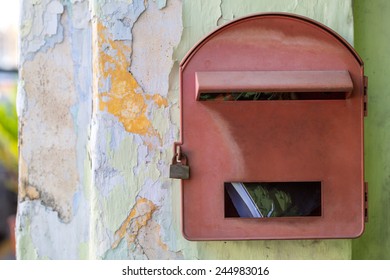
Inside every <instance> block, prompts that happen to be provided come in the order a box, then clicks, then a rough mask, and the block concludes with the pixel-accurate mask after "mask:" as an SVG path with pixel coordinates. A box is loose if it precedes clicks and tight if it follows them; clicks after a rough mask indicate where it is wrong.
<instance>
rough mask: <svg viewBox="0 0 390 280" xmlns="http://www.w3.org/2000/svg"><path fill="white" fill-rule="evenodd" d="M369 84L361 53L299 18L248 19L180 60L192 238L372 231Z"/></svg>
mask: <svg viewBox="0 0 390 280" xmlns="http://www.w3.org/2000/svg"><path fill="white" fill-rule="evenodd" d="M366 85H367V81H366V80H365V79H364V71H363V62H362V60H361V59H360V57H359V56H358V54H357V53H356V52H355V51H354V49H353V48H352V47H351V46H350V45H349V44H348V43H347V42H346V41H345V40H344V39H343V38H341V37H340V36H339V35H338V34H336V33H335V32H334V31H332V30H330V29H329V28H327V27H326V26H324V25H322V24H320V23H317V22H315V21H313V20H311V19H307V18H304V17H300V16H296V15H291V14H274V13H272V14H259V15H252V16H249V17H245V18H242V19H238V20H235V21H232V22H230V23H228V24H227V25H225V26H223V27H220V28H219V29H217V30H215V31H214V32H212V33H211V34H209V35H208V36H207V37H205V38H204V39H202V40H201V41H200V42H199V43H198V44H196V45H195V46H194V48H192V49H191V50H190V51H189V53H188V54H187V55H186V57H185V58H184V59H183V61H182V62H181V64H180V112H181V127H180V128H181V130H180V140H179V141H178V142H177V143H175V149H174V150H175V157H174V158H177V159H178V160H180V162H179V161H177V162H176V163H175V164H176V165H178V164H182V166H173V167H175V168H180V169H183V168H184V166H183V163H182V162H181V160H182V158H185V159H186V160H184V162H185V168H186V170H187V169H188V172H186V175H188V176H185V177H184V176H182V177H181V176H177V177H180V178H182V179H183V180H181V193H182V228H183V235H184V236H185V238H187V239H189V240H252V239H318V238H355V237H358V236H360V235H361V234H362V233H363V231H364V223H365V212H366V205H367V203H366V202H365V193H366V191H365V187H364V170H363V166H364V164H363V162H364V161H363V155H364V152H363V146H364V145H363V127H364V126H363V123H364V115H365V109H364V108H365V107H366V106H367V105H366V103H367V95H366V92H367V90H366ZM225 101H226V102H225ZM174 162H175V161H174ZM172 169H174V168H172ZM240 192H241V195H240ZM259 193H260V194H263V195H264V196H267V195H268V199H266V201H268V202H267V203H268V206H264V205H263V203H265V202H264V201H263V202H262V201H261V199H260V200H259V199H258V198H256V195H258V194H259ZM278 195H279V196H281V197H284V198H283V199H280V201H278V205H276V200H277V199H278V198H277V196H278ZM244 196H245V197H246V201H247V203H245V205H248V203H249V204H250V201H252V208H253V209H255V210H256V208H258V209H257V210H260V211H259V212H260V214H257V216H258V217H254V216H253V215H248V214H245V211H247V209H246V210H245V208H242V205H243V203H242V201H244V202H245V199H243V197H244ZM288 201H290V202H288ZM272 202H273V203H274V205H273V208H272ZM240 203H241V204H240ZM265 204H266V203H265ZM240 205H241V206H240ZM269 206H270V207H271V208H269ZM240 207H241V208H240ZM288 207H291V208H289V209H287V208H288ZM246 213H248V212H246Z"/></svg>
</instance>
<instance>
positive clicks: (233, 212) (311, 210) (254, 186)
mask: <svg viewBox="0 0 390 280" xmlns="http://www.w3.org/2000/svg"><path fill="white" fill-rule="evenodd" d="M224 188H225V217H226V218H271V217H313V216H321V213H322V211H321V208H322V207H321V201H322V200H321V182H318V181H315V182H267V183H265V182H264V183H243V182H228V183H225V184H224Z"/></svg>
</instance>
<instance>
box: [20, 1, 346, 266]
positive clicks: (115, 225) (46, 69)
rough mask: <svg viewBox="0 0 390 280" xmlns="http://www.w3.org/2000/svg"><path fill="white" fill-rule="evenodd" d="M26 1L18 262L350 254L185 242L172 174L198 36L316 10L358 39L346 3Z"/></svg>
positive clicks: (299, 245)
mask: <svg viewBox="0 0 390 280" xmlns="http://www.w3.org/2000/svg"><path fill="white" fill-rule="evenodd" d="M238 2H240V3H238ZM23 4H24V5H23V7H24V12H23V16H22V39H23V40H22V42H23V43H22V46H21V47H22V54H21V56H22V59H21V76H22V78H21V83H20V85H21V86H20V89H19V101H18V113H19V120H20V133H21V137H20V148H21V149H20V163H21V164H20V174H21V176H20V185H21V188H20V203H19V213H18V226H17V239H18V257H19V258H22V259H31V258H49V259H61V258H66V259H77V258H90V259H95V258H96V259H196V258H199V259H229V258H231V259H234V258H236V259H280V258H281V259H312V258H313V259H328V258H332V259H333V258H334V259H341V258H343V259H344V258H350V254H351V243H350V241H340V240H335V241H277V242H275V241H264V242H263V241H246V242H218V241H216V242H188V241H186V240H185V239H184V238H183V237H182V235H181V230H180V212H181V208H180V190H179V182H178V181H174V180H171V179H168V169H169V164H170V161H171V158H172V146H173V142H174V141H176V140H178V131H179V126H180V115H179V110H178V99H179V97H178V87H179V81H178V63H179V62H180V60H181V59H182V58H183V56H184V55H185V53H186V52H187V51H188V50H189V49H190V48H191V47H192V46H193V44H195V43H196V42H197V41H198V40H200V39H201V38H202V37H203V36H205V35H206V34H207V33H208V32H210V31H212V30H213V29H215V28H216V27H217V26H218V25H219V24H222V23H225V22H228V21H229V20H231V19H233V18H236V17H240V16H244V15H247V14H252V13H255V12H264V11H287V12H293V13H298V14H303V15H306V16H309V17H311V18H314V19H317V20H320V21H322V22H324V23H325V24H327V25H329V26H330V27H332V28H334V29H336V31H338V32H339V33H340V34H341V35H343V36H344V37H345V38H347V39H348V40H349V41H350V42H351V41H352V30H353V27H352V14H351V1H350V0H346V1H335V0H334V1H326V0H322V1H310V0H307V1H287V0H284V1H281V0H278V1H272V3H271V2H270V1H257V0H248V1H245V3H243V1H228V0H212V1H210V0H207V1H206V0H204V1H203V0H202V1H189V0H188V1H183V2H182V1H180V0H170V1H166V0H155V1H153V0H132V1H130V0H117V1H108V0H94V1H87V0H71V1H57V0H52V1H50V0H40V1H38V0H24V3H23Z"/></svg>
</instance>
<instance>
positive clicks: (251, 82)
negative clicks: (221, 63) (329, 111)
mask: <svg viewBox="0 0 390 280" xmlns="http://www.w3.org/2000/svg"><path fill="white" fill-rule="evenodd" d="M195 83H196V97H195V98H196V100H198V101H205V100H208V99H209V100H213V99H214V98H213V95H215V96H217V95H219V94H225V96H224V97H227V94H226V93H233V94H234V97H233V98H224V99H222V100H229V101H230V100H233V101H237V100H240V98H239V97H240V96H242V93H244V92H252V93H254V94H253V96H254V97H255V96H256V93H258V94H260V95H261V93H264V94H263V96H264V97H265V98H254V99H253V100H269V99H270V98H269V97H272V95H274V96H275V98H272V100H283V99H284V98H283V95H284V96H286V95H287V96H289V98H286V99H290V100H295V99H297V100H310V99H314V100H316V99H345V98H348V97H349V95H350V94H351V92H352V89H353V84H352V80H351V77H350V76H349V73H348V71H241V72H238V71H233V72H229V71H226V72H221V71H219V72H197V73H196V82H195ZM289 94H291V95H289ZM207 97H209V98H207Z"/></svg>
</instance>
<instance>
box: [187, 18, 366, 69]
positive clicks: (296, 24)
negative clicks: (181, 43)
mask: <svg viewBox="0 0 390 280" xmlns="http://www.w3.org/2000/svg"><path fill="white" fill-rule="evenodd" d="M275 19H277V21H275V23H276V25H277V28H280V22H281V21H286V22H288V25H289V26H290V28H292V29H294V28H295V29H297V30H298V33H299V29H300V27H303V26H306V27H307V26H310V28H309V29H312V30H314V33H313V34H315V35H314V39H315V37H317V36H318V34H321V33H326V34H328V35H329V36H328V39H329V42H330V43H333V44H334V43H337V42H338V43H339V44H340V47H343V48H345V49H346V50H347V51H348V52H349V53H350V55H351V56H353V57H354V58H355V59H356V61H357V62H358V63H359V64H360V65H361V66H363V61H362V59H361V58H360V56H359V55H358V53H357V52H356V51H355V49H354V48H353V47H352V46H351V45H350V44H349V43H348V42H347V41H346V40H345V39H344V38H343V37H341V36H340V35H339V34H338V33H336V32H335V31H334V30H332V29H330V28H329V27H327V26H325V25H323V24H322V23H319V22H317V21H315V20H312V19H310V18H307V17H304V16H299V15H295V14H289V13H261V14H254V15H251V16H246V17H243V18H239V19H236V20H233V21H231V22H229V23H227V24H225V25H223V26H221V27H219V28H217V29H216V30H214V31H213V32H211V33H210V34H208V35H207V36H206V37H204V38H203V39H202V40H200V41H199V42H198V43H197V44H196V45H195V46H194V47H193V48H192V49H191V50H190V51H189V52H188V53H187V54H186V56H185V57H184V58H183V59H182V61H181V63H180V66H181V67H182V68H185V67H186V64H187V63H188V62H189V61H190V60H191V59H192V58H193V56H194V55H195V54H196V53H197V52H198V51H199V50H200V49H202V47H203V46H205V44H207V43H208V42H210V41H212V40H214V39H215V38H216V37H218V36H220V35H224V34H229V33H231V34H234V33H235V29H237V28H238V27H239V26H240V25H243V24H245V25H247V24H253V23H255V22H256V23H259V24H262V23H267V22H268V24H270V25H271V26H272V25H273V23H272V21H273V20H275ZM318 31H322V32H318ZM239 35H240V34H239ZM241 35H243V34H241ZM242 39H244V40H245V39H246V38H245V37H240V36H238V37H237V38H236V41H237V42H239V41H240V40H242ZM332 41H333V42H332Z"/></svg>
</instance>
